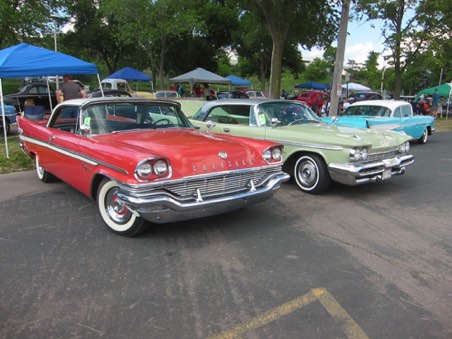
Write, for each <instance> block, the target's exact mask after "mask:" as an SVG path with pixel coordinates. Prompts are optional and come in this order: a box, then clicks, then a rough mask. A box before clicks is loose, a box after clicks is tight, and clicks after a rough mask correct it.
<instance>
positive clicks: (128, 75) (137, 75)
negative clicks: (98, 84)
mask: <svg viewBox="0 0 452 339" xmlns="http://www.w3.org/2000/svg"><path fill="white" fill-rule="evenodd" d="M105 79H124V80H127V81H151V87H152V89H154V85H153V83H152V78H151V77H150V76H149V75H147V74H145V73H143V72H140V71H138V70H136V69H134V68H132V67H124V68H123V69H120V70H119V71H117V72H115V73H113V74H110V75H109V76H108V77H106V78H105ZM137 90H138V84H137Z"/></svg>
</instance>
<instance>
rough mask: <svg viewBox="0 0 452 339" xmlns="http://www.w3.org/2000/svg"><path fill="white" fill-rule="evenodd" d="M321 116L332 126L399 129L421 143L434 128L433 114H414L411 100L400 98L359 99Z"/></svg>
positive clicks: (382, 129) (424, 141)
mask: <svg viewBox="0 0 452 339" xmlns="http://www.w3.org/2000/svg"><path fill="white" fill-rule="evenodd" d="M322 120H323V121H325V122H328V123H331V124H334V125H336V126H351V127H360V128H370V129H374V130H379V131H385V130H393V131H400V132H403V133H406V134H407V135H408V136H410V138H411V139H412V140H417V141H419V142H420V143H422V144H425V143H426V142H427V140H428V137H429V136H430V135H432V133H433V132H434V131H435V119H434V118H433V117H431V116H422V115H414V114H413V106H412V105H411V103H409V102H406V101H403V100H369V101H359V102H356V103H353V104H352V105H350V106H349V107H348V108H347V109H346V110H345V112H344V113H342V114H341V116H339V117H327V118H322Z"/></svg>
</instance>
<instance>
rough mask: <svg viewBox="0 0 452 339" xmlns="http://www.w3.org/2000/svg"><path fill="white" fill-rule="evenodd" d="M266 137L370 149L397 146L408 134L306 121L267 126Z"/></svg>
mask: <svg viewBox="0 0 452 339" xmlns="http://www.w3.org/2000/svg"><path fill="white" fill-rule="evenodd" d="M267 138H268V139H272V140H281V141H282V140H285V141H289V142H300V143H309V144H317V145H330V146H332V145H334V146H342V147H362V146H367V147H370V146H371V147H372V149H381V148H388V147H392V146H398V145H399V144H401V143H403V142H405V141H408V140H409V139H410V137H409V136H407V135H406V134H402V133H400V132H394V131H387V132H377V131H374V130H371V129H364V128H354V127H345V126H335V125H330V124H327V123H308V124H302V125H301V124H300V125H293V126H278V127H276V128H268V129H267Z"/></svg>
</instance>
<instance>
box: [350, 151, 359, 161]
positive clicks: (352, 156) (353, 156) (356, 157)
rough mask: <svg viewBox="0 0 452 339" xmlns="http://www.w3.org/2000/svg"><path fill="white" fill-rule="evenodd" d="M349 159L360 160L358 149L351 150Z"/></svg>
mask: <svg viewBox="0 0 452 339" xmlns="http://www.w3.org/2000/svg"><path fill="white" fill-rule="evenodd" d="M350 159H351V160H353V161H358V160H359V159H361V151H360V150H359V149H352V150H351V151H350Z"/></svg>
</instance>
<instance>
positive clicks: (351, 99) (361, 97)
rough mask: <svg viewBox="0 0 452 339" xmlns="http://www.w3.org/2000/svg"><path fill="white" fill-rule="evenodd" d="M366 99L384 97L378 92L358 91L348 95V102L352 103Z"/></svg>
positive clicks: (380, 98)
mask: <svg viewBox="0 0 452 339" xmlns="http://www.w3.org/2000/svg"><path fill="white" fill-rule="evenodd" d="M364 100H383V97H382V96H381V94H380V93H376V92H357V93H354V94H352V95H350V96H349V97H348V102H349V103H351V104H352V103H354V102H358V101H364Z"/></svg>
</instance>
